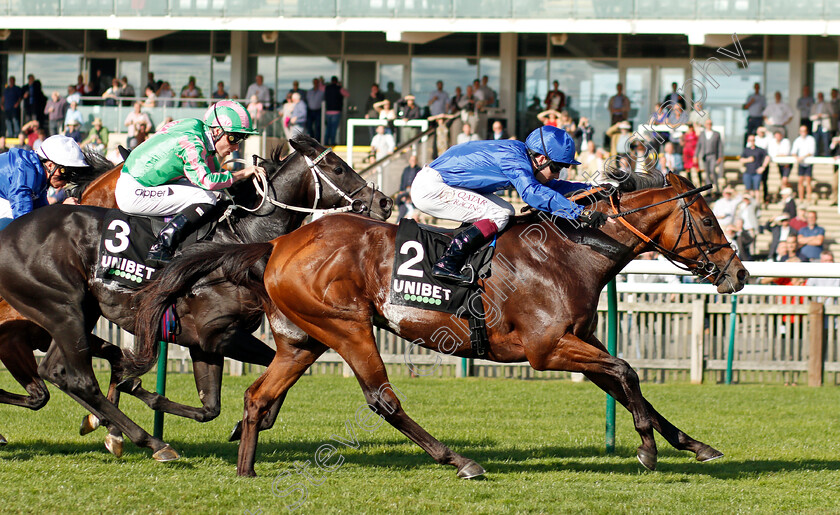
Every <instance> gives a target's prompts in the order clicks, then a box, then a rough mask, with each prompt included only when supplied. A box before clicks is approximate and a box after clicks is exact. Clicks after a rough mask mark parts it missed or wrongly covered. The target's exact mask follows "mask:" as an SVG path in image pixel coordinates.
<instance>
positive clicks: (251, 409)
mask: <svg viewBox="0 0 840 515" xmlns="http://www.w3.org/2000/svg"><path fill="white" fill-rule="evenodd" d="M274 340H275V342H276V343H277V352H276V354H275V357H274V361H272V362H271V364H270V365H269V366H268V368H267V369H266V370H265V372H263V374H262V375H261V376H260V377H259V378H257V380H256V381H254V384H252V385H251V386H250V387H249V388H248V390H246V392H245V412H244V414H243V416H242V423H241V425H240V426H238V427H240V428H241V432H240V435H239V436H240V439H241V440H240V442H239V457H238V459H237V462H236V473H237V474H238V475H240V476H256V475H257V474H256V473H255V472H254V460H255V455H256V452H257V440H258V439H259V431H260V430H261V429H262V424H263V421H264V420H265V419H266V418H270V419H272V423H273V418H276V417H277V412H278V411H279V410H280V405H281V404H282V402H283V401H282V399H284V398H285V397H286V392H287V391H288V390H289V388H291V387H292V386H293V385H294V384H295V382H296V381H297V380H298V379H300V376H302V375H303V373H304V372H306V370H307V369H308V368H309V367H310V366H311V365H312V363H315V361H316V360H317V359H318V358H319V357H320V356H321V354H323V353H324V351H325V350H327V347H326V346H324V345H322V344H320V343H318V342H316V341H315V340H312V339H309V340H307V341H306V342H305V343H302V344H300V345H301V346H293V345H291V344H290V343H288V341H287V340H285V339H283V338H282V337H278V336H277V334H275V335H274ZM235 431H236V430H234V432H235ZM232 436H233V435H232Z"/></svg>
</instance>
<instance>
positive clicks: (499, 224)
mask: <svg viewBox="0 0 840 515" xmlns="http://www.w3.org/2000/svg"><path fill="white" fill-rule="evenodd" d="M515 214H516V210H515V209H513V207H507V206H498V207H495V208H494V209H492V210H490V211H489V212H488V213H487V218H488V219H489V220H491V221H492V222H493V223H494V224H496V229H497V230H498V231H501V230H502V229H504V228H505V227H506V226H507V224H508V221H509V220H510V217H511V216H513V215H515Z"/></svg>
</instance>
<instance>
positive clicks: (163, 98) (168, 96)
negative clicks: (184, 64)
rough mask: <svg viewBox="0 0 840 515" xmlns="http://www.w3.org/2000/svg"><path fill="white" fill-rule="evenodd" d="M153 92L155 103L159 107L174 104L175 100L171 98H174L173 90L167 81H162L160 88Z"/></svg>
mask: <svg viewBox="0 0 840 515" xmlns="http://www.w3.org/2000/svg"><path fill="white" fill-rule="evenodd" d="M155 94H156V95H157V105H158V106H159V107H173V106H174V105H175V101H174V100H172V99H173V98H175V92H174V91H172V87H171V86H170V85H169V83H168V82H167V81H163V83H162V84H161V85H160V89H159V90H157V91H156V92H155Z"/></svg>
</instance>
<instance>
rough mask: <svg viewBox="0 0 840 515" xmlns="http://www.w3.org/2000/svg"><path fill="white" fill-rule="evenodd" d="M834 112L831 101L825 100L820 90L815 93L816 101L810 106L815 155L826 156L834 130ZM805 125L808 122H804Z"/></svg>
mask: <svg viewBox="0 0 840 515" xmlns="http://www.w3.org/2000/svg"><path fill="white" fill-rule="evenodd" d="M833 122H834V112H833V111H832V110H831V103H830V102H826V101H825V95H823V94H822V91H820V92H819V93H817V102H816V103H815V104H814V105H813V106H811V134H813V135H814V140H815V142H816V145H817V146H816V152H815V153H814V155H816V156H827V155H828V151H829V148H828V147H829V142H830V141H831V134H832V132H833V131H834V127H833ZM805 125H806V126H807V125H808V124H805Z"/></svg>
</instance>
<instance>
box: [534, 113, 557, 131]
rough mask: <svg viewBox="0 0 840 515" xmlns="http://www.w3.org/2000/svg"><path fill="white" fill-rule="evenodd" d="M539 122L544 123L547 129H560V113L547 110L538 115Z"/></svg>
mask: <svg viewBox="0 0 840 515" xmlns="http://www.w3.org/2000/svg"><path fill="white" fill-rule="evenodd" d="M537 120H539V121H540V122H542V124H543V125H544V126H546V127H559V126H560V112H559V111H555V110H554V109H547V110H545V111H543V112H541V113H538V114H537Z"/></svg>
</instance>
